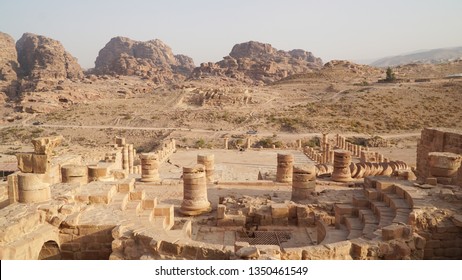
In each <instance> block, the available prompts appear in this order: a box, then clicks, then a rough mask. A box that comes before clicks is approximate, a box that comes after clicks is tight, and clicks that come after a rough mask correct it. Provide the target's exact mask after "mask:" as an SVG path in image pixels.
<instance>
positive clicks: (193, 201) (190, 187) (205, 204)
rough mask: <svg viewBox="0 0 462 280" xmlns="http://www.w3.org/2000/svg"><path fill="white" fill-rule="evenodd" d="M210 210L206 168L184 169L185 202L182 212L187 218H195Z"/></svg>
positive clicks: (193, 167) (199, 166) (196, 166)
mask: <svg viewBox="0 0 462 280" xmlns="http://www.w3.org/2000/svg"><path fill="white" fill-rule="evenodd" d="M210 210H211V207H210V202H209V201H208V199H207V183H206V178H205V167H204V166H203V165H202V164H197V165H195V166H192V167H183V202H182V203H181V208H180V212H181V213H182V214H184V215H187V216H195V215H200V214H202V213H205V212H210Z"/></svg>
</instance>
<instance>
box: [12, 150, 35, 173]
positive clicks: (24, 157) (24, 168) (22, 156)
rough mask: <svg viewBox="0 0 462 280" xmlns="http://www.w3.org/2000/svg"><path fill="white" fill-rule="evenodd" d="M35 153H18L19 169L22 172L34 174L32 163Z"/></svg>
mask: <svg viewBox="0 0 462 280" xmlns="http://www.w3.org/2000/svg"><path fill="white" fill-rule="evenodd" d="M32 156H33V153H17V154H16V158H17V159H18V168H19V170H21V172H24V173H32V172H33V170H34V168H33V163H32Z"/></svg>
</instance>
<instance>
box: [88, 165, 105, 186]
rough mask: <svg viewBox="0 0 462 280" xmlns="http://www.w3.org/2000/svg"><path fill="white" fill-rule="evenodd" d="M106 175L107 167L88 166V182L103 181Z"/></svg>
mask: <svg viewBox="0 0 462 280" xmlns="http://www.w3.org/2000/svg"><path fill="white" fill-rule="evenodd" d="M108 175H109V172H108V168H107V167H103V166H97V165H89V166H88V182H93V181H103V180H104V179H105V178H106V177H108Z"/></svg>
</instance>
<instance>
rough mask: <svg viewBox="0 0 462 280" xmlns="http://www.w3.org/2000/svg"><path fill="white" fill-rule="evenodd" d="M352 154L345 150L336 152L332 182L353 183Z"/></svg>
mask: <svg viewBox="0 0 462 280" xmlns="http://www.w3.org/2000/svg"><path fill="white" fill-rule="evenodd" d="M350 164H351V153H350V152H349V151H345V150H335V151H334V171H333V172H332V180H333V181H336V182H349V181H351V171H350Z"/></svg>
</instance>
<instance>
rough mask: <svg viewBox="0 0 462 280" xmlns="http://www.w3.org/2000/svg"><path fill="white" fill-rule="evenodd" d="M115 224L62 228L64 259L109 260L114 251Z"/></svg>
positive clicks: (61, 237)
mask: <svg viewBox="0 0 462 280" xmlns="http://www.w3.org/2000/svg"><path fill="white" fill-rule="evenodd" d="M113 229H114V226H110V225H108V226H93V225H79V226H76V227H64V228H61V230H60V233H59V239H60V242H61V256H62V259H64V260H108V259H109V256H110V255H111V253H112V248H111V247H112V241H113V240H114V239H113V238H112V233H111V232H112V230H113Z"/></svg>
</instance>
